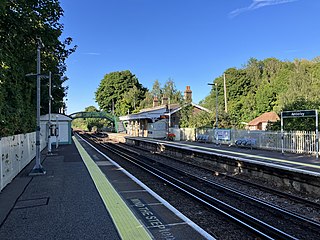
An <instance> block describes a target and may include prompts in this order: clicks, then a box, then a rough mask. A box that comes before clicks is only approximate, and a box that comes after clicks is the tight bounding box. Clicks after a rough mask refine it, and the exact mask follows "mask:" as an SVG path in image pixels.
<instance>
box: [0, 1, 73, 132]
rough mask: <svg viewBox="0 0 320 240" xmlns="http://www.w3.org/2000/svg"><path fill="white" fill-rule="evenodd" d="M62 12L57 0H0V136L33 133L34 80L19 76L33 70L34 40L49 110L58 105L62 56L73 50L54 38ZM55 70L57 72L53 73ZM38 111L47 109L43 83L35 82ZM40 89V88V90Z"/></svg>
mask: <svg viewBox="0 0 320 240" xmlns="http://www.w3.org/2000/svg"><path fill="white" fill-rule="evenodd" d="M62 15H63V10H62V8H61V7H60V4H59V1H58V0H33V1H23V0H10V1H9V0H2V1H1V5H0V33H1V34H0V59H1V60H0V96H1V97H0V136H6V135H12V134H17V133H25V132H31V131H34V129H35V125H36V121H35V115H36V114H35V113H36V81H35V79H34V78H32V77H28V78H27V77H25V75H26V74H27V73H33V72H35V70H36V59H37V57H36V48H37V44H36V43H37V38H38V37H40V38H41V39H42V42H43V43H44V44H45V46H44V48H42V49H41V53H42V54H41V58H42V59H41V61H42V69H41V71H42V73H44V74H48V72H49V71H51V72H52V73H53V74H54V75H53V85H54V88H53V96H54V101H53V104H52V107H53V111H55V112H57V110H58V109H59V108H60V107H63V105H64V104H63V97H65V95H66V88H64V87H62V83H63V82H64V81H66V78H61V77H59V76H62V75H63V74H64V72H65V71H66V66H65V60H66V58H67V57H68V56H69V55H70V54H71V53H72V52H74V51H75V47H73V48H68V46H70V45H71V42H72V39H71V38H67V39H66V40H65V41H60V39H59V38H60V37H61V34H62V31H63V25H62V24H61V23H60V22H59V19H60V17H61V16H62ZM56 74H58V75H59V76H57V75H56ZM41 83H42V86H41V88H42V93H44V92H45V94H42V95H41V113H42V114H45V113H47V112H48V94H47V91H48V90H47V89H48V87H47V83H46V82H45V81H41ZM44 89H45V90H46V91H43V90H44Z"/></svg>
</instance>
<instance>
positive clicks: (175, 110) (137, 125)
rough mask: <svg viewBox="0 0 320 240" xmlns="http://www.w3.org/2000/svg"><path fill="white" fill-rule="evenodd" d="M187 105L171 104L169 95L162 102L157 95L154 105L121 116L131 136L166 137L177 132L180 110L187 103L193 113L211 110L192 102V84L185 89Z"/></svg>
mask: <svg viewBox="0 0 320 240" xmlns="http://www.w3.org/2000/svg"><path fill="white" fill-rule="evenodd" d="M184 99H185V102H186V103H185V105H184V106H181V105H180V104H177V103H174V104H170V103H169V101H168V98H167V97H165V96H164V97H163V98H162V102H161V104H159V100H158V98H157V97H154V99H153V107H152V108H145V109H141V110H140V111H139V113H135V114H128V115H125V116H121V117H120V121H122V122H123V123H124V124H125V126H126V130H127V134H129V135H130V136H140V137H151V138H165V137H166V135H167V133H168V132H169V129H170V132H176V131H175V129H179V125H180V116H181V115H180V110H181V109H182V108H183V107H186V106H187V105H191V106H192V114H193V115H195V114H197V113H199V112H201V111H206V112H210V111H209V110H208V109H206V108H204V107H201V106H199V105H197V104H195V103H193V102H192V91H191V89H190V86H187V87H186V90H185V91H184Z"/></svg>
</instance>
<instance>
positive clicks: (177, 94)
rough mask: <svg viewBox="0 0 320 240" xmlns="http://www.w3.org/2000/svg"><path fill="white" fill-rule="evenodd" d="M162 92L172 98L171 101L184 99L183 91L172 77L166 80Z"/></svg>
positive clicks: (175, 101)
mask: <svg viewBox="0 0 320 240" xmlns="http://www.w3.org/2000/svg"><path fill="white" fill-rule="evenodd" d="M161 92H162V94H163V96H166V97H167V98H169V99H170V103H180V102H181V101H182V99H183V98H182V93H181V91H178V90H177V88H176V85H175V83H174V81H173V79H171V78H169V79H168V80H167V81H166V82H165V84H164V86H163V88H162V90H161Z"/></svg>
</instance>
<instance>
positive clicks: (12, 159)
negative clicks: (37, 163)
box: [0, 129, 47, 191]
mask: <svg viewBox="0 0 320 240" xmlns="http://www.w3.org/2000/svg"><path fill="white" fill-rule="evenodd" d="M45 131H46V130H45V129H43V130H42V131H41V134H40V149H41V151H42V150H43V149H44V148H45V147H46V144H47V141H46V132H45ZM35 156H36V133H35V132H32V133H27V134H19V135H14V136H10V137H3V138H0V157H1V162H0V174H1V175H0V191H1V190H2V189H3V188H4V187H5V186H6V185H8V184H9V183H10V182H11V181H12V179H14V178H15V176H17V175H18V173H19V172H20V171H21V170H22V169H23V168H24V167H25V166H26V165H27V164H28V163H30V161H31V160H32V159H33V158H34V157H35Z"/></svg>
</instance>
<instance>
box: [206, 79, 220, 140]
mask: <svg viewBox="0 0 320 240" xmlns="http://www.w3.org/2000/svg"><path fill="white" fill-rule="evenodd" d="M208 85H210V86H213V85H214V86H215V90H216V123H215V138H216V144H218V134H217V130H218V84H217V83H208Z"/></svg>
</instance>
